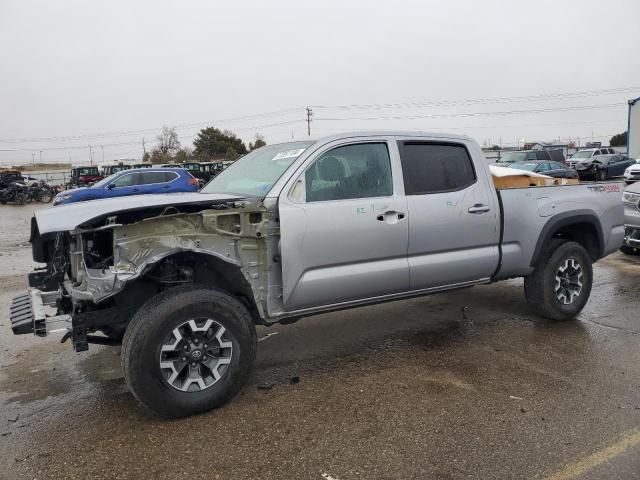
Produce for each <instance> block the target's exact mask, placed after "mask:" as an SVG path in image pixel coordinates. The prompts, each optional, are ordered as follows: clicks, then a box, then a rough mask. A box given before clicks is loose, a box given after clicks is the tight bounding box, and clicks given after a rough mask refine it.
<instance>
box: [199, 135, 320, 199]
mask: <svg viewBox="0 0 640 480" xmlns="http://www.w3.org/2000/svg"><path fill="white" fill-rule="evenodd" d="M313 143H314V142H288V143H280V144H278V145H267V146H265V147H261V148H258V149H256V150H253V151H252V152H250V153H248V154H247V155H245V156H244V157H242V158H240V159H239V160H236V161H235V162H234V163H233V164H232V165H231V166H229V168H227V169H226V170H223V171H222V173H220V174H219V175H218V176H217V177H215V178H214V179H213V180H211V181H210V182H209V183H208V184H207V185H206V186H205V187H204V188H203V189H202V190H201V191H200V193H231V194H234V195H235V194H239V195H242V196H247V197H260V196H264V195H266V194H267V192H268V191H269V190H270V189H271V187H272V186H273V184H274V183H276V181H277V180H278V179H279V178H280V177H281V176H282V174H283V173H284V172H285V170H286V169H287V168H289V166H290V165H291V164H292V163H293V162H294V161H295V159H296V158H298V157H299V156H300V155H302V152H304V151H305V150H306V149H307V148H309V146H310V145H313Z"/></svg>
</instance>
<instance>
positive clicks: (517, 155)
mask: <svg viewBox="0 0 640 480" xmlns="http://www.w3.org/2000/svg"><path fill="white" fill-rule="evenodd" d="M527 153H529V152H506V153H505V154H504V155H502V156H501V157H500V160H498V162H499V163H511V162H521V161H522V160H524V159H525V158H527Z"/></svg>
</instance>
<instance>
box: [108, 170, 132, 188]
mask: <svg viewBox="0 0 640 480" xmlns="http://www.w3.org/2000/svg"><path fill="white" fill-rule="evenodd" d="M134 175H135V174H133V173H128V174H126V175H122V176H121V177H118V178H116V179H115V180H114V181H113V183H112V185H113V186H114V187H130V186H131V185H136V183H135V178H134Z"/></svg>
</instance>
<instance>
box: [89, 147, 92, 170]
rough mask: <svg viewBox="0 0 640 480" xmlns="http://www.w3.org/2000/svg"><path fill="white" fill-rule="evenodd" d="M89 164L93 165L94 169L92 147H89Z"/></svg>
mask: <svg viewBox="0 0 640 480" xmlns="http://www.w3.org/2000/svg"><path fill="white" fill-rule="evenodd" d="M89 162H90V163H91V166H92V167H93V151H92V150H91V145H89Z"/></svg>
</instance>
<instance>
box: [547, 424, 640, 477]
mask: <svg viewBox="0 0 640 480" xmlns="http://www.w3.org/2000/svg"><path fill="white" fill-rule="evenodd" d="M639 444H640V429H637V428H636V429H634V430H630V431H628V432H626V433H625V434H624V435H623V436H622V437H621V438H620V440H618V441H617V442H615V443H613V444H611V445H609V446H608V447H606V448H604V449H602V450H600V451H598V452H595V453H592V454H591V455H588V456H586V457H584V458H582V459H580V460H578V461H576V462H572V463H569V464H567V465H565V466H564V467H563V468H562V470H560V471H559V472H556V473H554V474H552V475H549V476H547V477H545V478H546V480H570V479H572V478H578V477H579V476H580V475H582V474H584V473H586V472H588V471H589V470H592V469H593V468H595V467H597V466H598V465H601V464H603V463H604V462H608V461H609V460H611V459H612V458H614V457H616V456H618V455H620V454H621V453H623V452H624V451H625V450H627V449H628V448H631V447H634V446H636V445H639Z"/></svg>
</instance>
